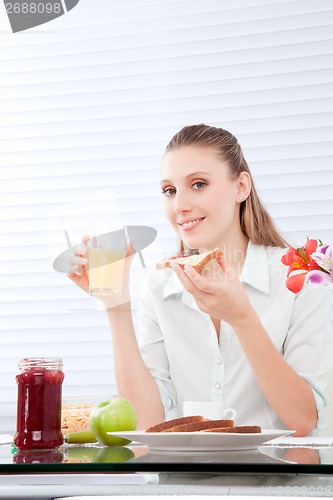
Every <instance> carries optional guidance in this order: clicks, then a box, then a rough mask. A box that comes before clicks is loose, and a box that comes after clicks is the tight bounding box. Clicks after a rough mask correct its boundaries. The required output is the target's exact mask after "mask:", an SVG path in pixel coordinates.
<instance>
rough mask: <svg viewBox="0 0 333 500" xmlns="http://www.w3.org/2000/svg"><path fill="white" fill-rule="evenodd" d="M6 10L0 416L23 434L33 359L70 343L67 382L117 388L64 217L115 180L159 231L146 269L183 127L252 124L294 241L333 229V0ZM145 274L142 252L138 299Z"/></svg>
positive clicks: (249, 146) (269, 201) (133, 1)
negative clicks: (173, 147) (72, 268)
mask: <svg viewBox="0 0 333 500" xmlns="http://www.w3.org/2000/svg"><path fill="white" fill-rule="evenodd" d="M0 17H1V22H0V28H1V29H0V32H1V34H0V45H1V51H0V61H1V63H0V238H1V245H0V319H1V321H0V372H1V376H0V405H1V416H0V429H1V431H4V432H7V431H9V432H11V431H13V430H14V426H15V413H16V406H15V405H16V384H15V373H16V366H17V361H18V359H19V358H20V357H25V356H39V355H44V356H48V355H50V356H51V355H52V356H53V355H59V356H61V357H63V359H64V369H65V373H66V375H65V381H64V395H65V396H75V395H78V396H79V395H84V394H96V395H108V394H114V393H116V386H115V380H114V373H113V354H112V346H111V341H110V332H109V328H108V325H107V321H106V318H105V315H104V314H103V312H102V311H100V310H99V309H98V307H97V306H96V304H95V302H94V301H93V299H91V298H90V297H89V296H87V295H86V294H85V293H84V292H82V291H81V290H79V289H78V288H77V287H75V286H74V285H73V284H72V283H71V282H70V280H69V279H68V278H67V277H66V275H65V274H63V273H58V272H56V271H54V269H53V267H52V262H53V259H54V258H55V257H56V256H57V255H58V254H59V253H61V252H62V251H64V250H65V249H66V240H65V238H64V235H63V234H61V233H60V232H59V234H58V233H57V231H56V230H55V229H54V224H55V221H56V219H57V217H59V213H60V212H61V209H62V207H64V206H67V205H68V204H71V203H77V204H80V203H82V205H84V202H85V200H86V199H87V198H89V196H90V195H91V194H92V193H96V192H99V191H100V190H103V189H105V188H106V187H109V188H112V189H113V193H115V196H116V198H117V202H118V206H119V210H120V212H121V214H122V218H123V222H124V223H126V224H128V225H149V226H153V227H154V228H156V229H157V231H158V238H157V240H156V241H155V242H154V243H153V244H152V245H151V247H149V248H148V249H146V250H145V251H144V258H145V260H146V265H147V267H149V266H152V265H153V264H154V261H155V259H156V258H157V257H158V258H160V257H161V256H168V255H169V254H170V253H172V252H173V251H174V250H175V248H176V240H175V237H174V235H173V232H172V230H171V229H170V228H169V227H168V225H167V222H166V220H165V218H164V215H163V212H162V210H161V195H160V192H159V188H158V178H159V177H158V176H159V171H158V170H159V162H160V159H161V157H162V155H163V151H164V148H165V145H166V144H167V142H168V141H169V139H170V138H171V136H172V135H173V134H174V133H175V132H176V131H177V130H179V129H180V128H181V127H182V126H184V125H186V124H191V123H199V122H205V123H208V124H211V125H216V126H222V127H224V128H226V129H228V130H230V131H231V132H233V133H234V134H235V135H236V136H237V137H238V139H239V141H240V143H241V144H242V146H243V150H244V153H245V156H246V158H247V161H248V163H249V165H250V167H251V170H252V173H253V176H254V179H255V183H256V186H257V188H258V190H259V193H260V196H261V198H262V200H263V201H264V203H265V204H266V206H267V208H268V210H269V211H270V213H271V214H272V215H273V217H274V219H275V221H276V223H277V225H278V226H279V228H280V229H281V231H282V232H283V233H284V235H285V236H286V238H287V239H288V240H289V241H290V242H291V243H292V244H302V243H303V242H304V241H305V239H306V237H307V236H310V237H320V238H321V239H322V240H323V241H328V242H329V241H330V242H332V241H333V235H332V232H333V231H332V229H333V228H332V220H333V217H332V216H333V195H332V193H333V169H332V156H333V146H332V131H333V113H332V111H333V85H332V77H333V68H332V61H333V59H332V52H333V31H332V21H333V6H332V3H331V1H330V0H317V1H316V2H313V1H308V0H289V1H282V0H280V1H279V0H234V1H233V2H229V1H226V0H205V1H200V0H169V1H168V0H154V1H153V0H150V1H149V0H127V1H125V2H122V3H121V5H119V2H116V1H114V0H99V2H98V7H97V4H96V3H94V2H90V1H89V0H80V2H79V4H78V5H77V6H76V8H75V9H73V10H72V11H70V12H69V13H68V14H67V15H65V16H62V17H59V18H57V19H56V20H54V21H52V26H51V24H49V25H48V26H47V27H46V26H40V27H38V28H34V29H33V30H30V31H27V32H22V33H19V34H15V35H13V34H12V33H11V31H10V29H9V23H8V24H7V18H6V13H5V11H4V6H3V5H2V4H1V5H0ZM50 240H51V241H52V243H50ZM144 275H145V270H144V269H143V268H142V267H141V264H140V261H139V259H138V258H137V257H136V259H135V261H134V271H133V275H132V281H131V289H132V293H133V297H134V310H136V307H137V302H136V301H137V295H138V290H139V286H140V282H141V281H142V279H143V278H144ZM332 310H333V306H332Z"/></svg>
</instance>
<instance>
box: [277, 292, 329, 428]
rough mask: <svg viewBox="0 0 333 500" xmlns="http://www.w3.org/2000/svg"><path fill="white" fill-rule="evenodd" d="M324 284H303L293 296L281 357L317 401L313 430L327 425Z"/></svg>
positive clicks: (327, 400)
mask: <svg viewBox="0 0 333 500" xmlns="http://www.w3.org/2000/svg"><path fill="white" fill-rule="evenodd" d="M330 293H331V292H330V290H329V289H328V288H327V287H321V288H314V287H311V285H307V284H305V286H304V287H303V289H302V291H301V292H300V293H299V294H298V295H297V296H296V298H295V303H294V310H293V315H292V319H291V323H290V328H289V332H288V335H287V337H286V340H285V342H284V358H285V359H286V361H287V362H288V363H289V365H290V366H292V368H293V369H294V370H295V371H296V372H297V373H298V374H299V375H300V376H301V377H302V378H303V379H304V380H306V381H307V382H308V384H309V385H310V387H311V389H312V391H313V394H314V397H315V400H316V404H317V411H318V422H317V427H316V431H319V432H320V431H323V430H324V429H325V428H326V427H327V423H326V409H325V407H326V405H327V404H328V403H329V399H328V397H327V395H326V392H325V387H326V379H327V374H328V372H329V370H330V368H331V367H332V365H333V332H332V330H331V327H330V315H331V310H330V309H331V308H330V306H331V304H330V303H331V295H330Z"/></svg>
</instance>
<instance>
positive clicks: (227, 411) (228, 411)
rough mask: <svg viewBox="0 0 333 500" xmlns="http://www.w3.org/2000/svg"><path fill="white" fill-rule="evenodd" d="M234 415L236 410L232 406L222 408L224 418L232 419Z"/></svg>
mask: <svg viewBox="0 0 333 500" xmlns="http://www.w3.org/2000/svg"><path fill="white" fill-rule="evenodd" d="M235 417H236V410H234V408H226V409H225V410H224V418H225V419H226V420H234V419H235Z"/></svg>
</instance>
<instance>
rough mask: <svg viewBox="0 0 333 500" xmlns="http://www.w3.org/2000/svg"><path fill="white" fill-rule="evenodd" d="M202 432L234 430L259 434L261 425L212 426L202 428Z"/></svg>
mask: <svg viewBox="0 0 333 500" xmlns="http://www.w3.org/2000/svg"><path fill="white" fill-rule="evenodd" d="M201 432H233V433H235V434H259V433H261V427H260V426H259V425H237V426H235V427H215V428H213V427H211V428H209V429H202V431H201Z"/></svg>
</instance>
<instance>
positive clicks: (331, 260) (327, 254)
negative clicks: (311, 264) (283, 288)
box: [306, 245, 333, 286]
mask: <svg viewBox="0 0 333 500" xmlns="http://www.w3.org/2000/svg"><path fill="white" fill-rule="evenodd" d="M311 258H312V259H313V260H314V261H315V262H316V263H317V264H318V266H319V268H320V270H318V271H310V272H309V273H308V274H307V276H306V281H307V282H309V283H311V284H312V285H314V286H320V285H328V284H329V283H333V245H321V246H319V247H318V248H317V250H316V251H315V252H314V253H313V254H312V255H311Z"/></svg>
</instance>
